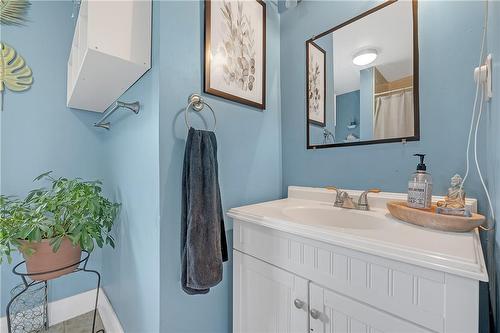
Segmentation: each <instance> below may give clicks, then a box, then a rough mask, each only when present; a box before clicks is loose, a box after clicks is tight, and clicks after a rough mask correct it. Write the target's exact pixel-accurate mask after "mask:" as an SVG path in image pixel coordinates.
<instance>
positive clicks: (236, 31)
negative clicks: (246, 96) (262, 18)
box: [217, 1, 255, 91]
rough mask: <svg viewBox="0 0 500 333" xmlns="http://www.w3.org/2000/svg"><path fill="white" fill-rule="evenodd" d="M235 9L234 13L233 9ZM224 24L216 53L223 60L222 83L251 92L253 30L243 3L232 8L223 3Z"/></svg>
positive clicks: (253, 63) (252, 81) (253, 54)
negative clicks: (222, 35) (221, 41)
mask: <svg viewBox="0 0 500 333" xmlns="http://www.w3.org/2000/svg"><path fill="white" fill-rule="evenodd" d="M234 7H236V8H237V10H236V13H235V12H233V8H234ZM221 12H222V15H223V16H224V23H225V24H226V31H225V36H224V38H223V43H221V44H220V45H219V46H218V49H217V52H218V54H221V55H222V56H223V58H224V65H223V68H224V81H225V82H226V84H227V85H228V86H231V85H235V86H236V87H238V88H239V89H241V90H242V91H247V90H250V91H251V90H253V88H254V83H255V30H254V29H253V28H252V21H251V20H250V17H249V16H248V15H245V14H244V13H243V3H242V2H241V1H237V2H236V6H233V5H232V4H231V3H230V2H227V1H224V7H223V8H221Z"/></svg>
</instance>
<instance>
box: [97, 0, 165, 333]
mask: <svg viewBox="0 0 500 333" xmlns="http://www.w3.org/2000/svg"><path fill="white" fill-rule="evenodd" d="M158 9H159V7H158V6H157V4H156V3H155V4H154V8H153V42H152V45H153V49H152V69H151V70H150V71H149V72H147V73H146V74H145V75H144V76H143V77H142V78H141V79H140V80H139V81H138V82H137V83H136V84H135V85H134V86H132V87H131V88H130V89H129V90H128V91H127V92H126V93H125V94H124V95H123V96H122V97H121V98H120V100H123V101H139V102H140V104H141V110H140V112H139V115H137V116H136V115H134V114H133V113H131V112H126V111H118V112H117V113H116V114H115V115H113V119H112V120H111V121H112V126H113V127H112V129H111V131H110V132H109V133H105V137H104V138H103V142H102V145H103V148H104V149H105V150H106V159H105V161H104V162H105V165H106V170H105V177H104V178H105V180H106V184H107V190H108V191H109V192H110V194H111V197H112V198H113V199H115V200H116V201H118V202H121V203H122V208H121V212H120V216H119V218H118V220H117V221H116V224H115V228H114V231H115V234H116V249H114V250H113V249H110V248H108V249H105V250H104V251H103V259H102V263H103V265H102V266H103V267H102V273H103V274H102V275H103V286H104V290H105V292H106V294H107V296H108V298H109V300H110V302H111V303H112V305H113V308H114V310H115V312H116V314H117V315H118V317H119V319H120V321H121V324H122V326H123V328H124V330H125V332H159V331H160V329H159V325H160V267H159V263H160V217H159V210H160V172H159V168H160V161H159V155H160V150H159V142H160V141H159V135H160V129H159V126H158V123H159V99H158V96H159V66H158V65H159V53H158V52H159V45H158V40H159V33H160V30H159V28H160V26H159V11H158Z"/></svg>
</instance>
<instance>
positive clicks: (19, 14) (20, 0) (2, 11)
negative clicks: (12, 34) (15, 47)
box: [0, 0, 30, 25]
mask: <svg viewBox="0 0 500 333" xmlns="http://www.w3.org/2000/svg"><path fill="white" fill-rule="evenodd" d="M29 6H30V2H29V1H28V0H0V23H1V24H5V25H22V24H23V23H24V21H26V19H25V16H26V12H27V11H28V8H29Z"/></svg>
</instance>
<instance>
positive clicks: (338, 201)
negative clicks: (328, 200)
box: [325, 186, 347, 207]
mask: <svg viewBox="0 0 500 333" xmlns="http://www.w3.org/2000/svg"><path fill="white" fill-rule="evenodd" d="M325 189H327V190H331V191H335V192H337V196H336V197H335V203H334V205H335V206H336V207H341V206H342V205H343V204H344V197H343V195H344V194H347V193H346V192H345V191H342V190H340V189H338V188H336V187H335V186H327V187H325Z"/></svg>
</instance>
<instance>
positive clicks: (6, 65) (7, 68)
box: [0, 43, 33, 110]
mask: <svg viewBox="0 0 500 333" xmlns="http://www.w3.org/2000/svg"><path fill="white" fill-rule="evenodd" d="M32 84H33V75H32V72H31V68H29V67H28V65H26V62H25V61H24V59H23V57H21V56H20V55H19V54H18V53H17V51H16V50H15V49H14V48H12V47H10V46H9V45H7V44H5V43H0V110H1V109H2V104H3V101H2V97H3V92H4V90H5V87H7V89H9V90H11V91H16V92H20V91H25V90H28V89H29V88H30V87H31V85H32Z"/></svg>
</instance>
